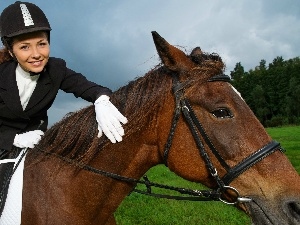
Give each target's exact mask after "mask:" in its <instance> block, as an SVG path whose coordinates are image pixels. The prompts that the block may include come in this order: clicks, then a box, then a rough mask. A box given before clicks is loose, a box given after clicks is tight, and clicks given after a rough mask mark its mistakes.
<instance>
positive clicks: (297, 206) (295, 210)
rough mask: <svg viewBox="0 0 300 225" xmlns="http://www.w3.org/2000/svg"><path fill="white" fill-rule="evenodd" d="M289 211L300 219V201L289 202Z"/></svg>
mask: <svg viewBox="0 0 300 225" xmlns="http://www.w3.org/2000/svg"><path fill="white" fill-rule="evenodd" d="M287 208H288V212H289V213H290V215H291V216H292V217H293V218H295V219H296V220H297V221H300V202H289V203H287Z"/></svg>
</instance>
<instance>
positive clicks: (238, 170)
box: [164, 74, 284, 204]
mask: <svg viewBox="0 0 300 225" xmlns="http://www.w3.org/2000/svg"><path fill="white" fill-rule="evenodd" d="M217 81H218V82H229V81H230V77H229V76H227V75H224V74H221V75H216V76H213V77H211V78H210V79H209V80H208V82H217ZM188 85H189V83H181V82H180V81H179V79H178V76H173V93H174V96H175V105H176V106H175V111H174V115H173V119H172V125H171V128H170V132H169V136H168V139H167V142H166V145H165V150H164V163H165V165H166V166H168V155H169V151H170V149H171V145H172V140H173V137H174V134H175V129H176V126H177V123H178V120H179V118H180V115H181V113H182V115H183V117H184V119H185V121H186V122H187V125H188V127H189V129H190V131H191V133H192V135H193V138H194V140H195V143H196V145H197V148H198V150H199V153H200V155H201V157H202V158H203V160H204V161H205V165H206V167H207V169H208V171H209V173H210V174H211V176H212V177H213V178H214V179H215V180H216V183H217V185H218V191H219V192H220V193H221V194H222V193H223V194H225V192H228V191H231V192H234V193H235V194H236V196H237V198H236V199H235V202H234V203H237V202H248V201H251V199H249V198H240V197H239V193H238V191H237V190H236V189H235V188H233V187H231V186H229V184H230V183H231V182H232V181H233V180H234V179H235V178H237V177H238V176H239V175H240V174H242V173H243V172H245V171H246V170H248V169H249V168H250V167H252V166H253V165H255V164H256V163H258V162H259V161H261V160H262V159H264V158H265V157H267V156H268V155H270V154H272V153H273V152H275V151H276V150H280V151H284V150H283V149H282V148H281V147H280V144H279V143H278V142H276V141H271V142H269V143H268V144H267V145H265V146H263V147H262V148H261V149H259V150H257V151H256V152H254V153H253V154H251V155H250V156H248V157H246V158H245V159H244V160H242V161H241V162H240V163H238V164H237V165H235V166H234V167H230V166H229V165H228V164H227V163H226V161H225V160H224V159H223V158H222V156H221V155H220V154H219V152H218V151H217V149H216V148H215V146H214V144H213V143H212V141H211V140H210V138H209V136H208V135H207V133H206V132H205V129H204V128H203V126H202V124H201V122H200V121H199V119H198V118H197V115H196V114H195V113H194V111H193V108H192V107H191V105H190V103H189V101H188V100H187V99H186V98H185V97H184V89H185V88H186V87H187V86H188ZM201 137H202V138H201ZM202 140H203V141H204V142H205V143H206V145H207V146H208V147H209V149H210V150H211V152H212V153H213V154H214V156H215V157H216V158H217V160H218V161H219V162H220V164H221V165H222V166H223V168H224V169H225V170H226V172H227V173H226V174H225V175H224V176H223V177H220V176H219V175H218V172H217V169H216V168H215V167H214V165H213V163H212V160H211V159H210V157H209V155H208V153H207V151H206V149H205V147H204V144H203V141H202ZM219 200H221V201H223V202H225V203H228V204H231V203H230V202H228V201H227V200H225V199H222V197H220V199H219Z"/></svg>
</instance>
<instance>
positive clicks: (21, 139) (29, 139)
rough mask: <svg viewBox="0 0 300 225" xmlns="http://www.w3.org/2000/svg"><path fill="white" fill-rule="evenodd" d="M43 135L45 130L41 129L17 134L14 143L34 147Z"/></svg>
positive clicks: (17, 145)
mask: <svg viewBox="0 0 300 225" xmlns="http://www.w3.org/2000/svg"><path fill="white" fill-rule="evenodd" d="M43 135H44V132H43V131H41V130H33V131H28V132H26V133H23V134H17V135H16V136H15V139H14V143H13V145H14V146H16V147H18V148H34V146H35V145H36V144H37V143H39V141H40V140H41V138H42V136H43Z"/></svg>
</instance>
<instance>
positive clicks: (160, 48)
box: [151, 31, 195, 72]
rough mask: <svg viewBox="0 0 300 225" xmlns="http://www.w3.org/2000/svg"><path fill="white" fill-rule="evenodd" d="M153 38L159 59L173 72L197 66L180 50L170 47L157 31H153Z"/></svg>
mask: <svg viewBox="0 0 300 225" xmlns="http://www.w3.org/2000/svg"><path fill="white" fill-rule="evenodd" d="M151 33H152V37H153V40H154V44H155V47H156V50H157V53H158V55H159V57H160V58H161V60H162V62H163V64H164V65H165V66H166V67H167V68H169V69H170V70H173V71H178V72H179V71H182V70H190V69H191V68H192V67H194V66H195V64H194V63H193V62H192V61H191V60H190V59H189V57H187V56H186V55H185V53H184V52H183V51H181V50H180V49H178V48H176V47H174V46H172V45H170V44H169V43H168V42H167V41H166V40H165V39H164V38H162V37H161V36H160V35H159V34H158V33H157V32H156V31H152V32H151Z"/></svg>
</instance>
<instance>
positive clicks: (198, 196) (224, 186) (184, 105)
mask: <svg viewBox="0 0 300 225" xmlns="http://www.w3.org/2000/svg"><path fill="white" fill-rule="evenodd" d="M173 81H174V85H173V92H174V95H175V104H176V106H175V111H174V115H173V118H172V125H171V128H170V132H169V136H168V139H167V142H166V144H165V150H164V163H165V165H166V166H168V163H167V160H168V154H169V151H170V149H171V145H172V140H173V137H174V134H175V130H176V126H177V123H178V120H179V118H180V115H181V113H182V114H183V117H184V118H185V120H186V122H187V124H188V126H189V129H190V131H191V133H192V135H193V137H194V140H195V142H196V145H197V148H198V150H199V154H200V155H201V157H202V158H203V159H204V161H205V164H206V166H207V169H208V170H209V172H210V174H211V176H212V177H214V179H215V180H216V183H217V185H218V188H217V189H210V190H192V189H187V188H179V187H173V186H169V185H163V184H158V183H154V182H151V181H149V179H148V178H147V176H143V180H138V179H135V178H130V177H125V176H122V175H119V174H115V173H111V172H107V171H104V170H100V169H96V168H94V167H91V166H89V165H87V164H84V163H81V162H78V161H76V160H73V159H69V158H66V157H63V156H60V155H58V154H56V153H50V152H47V151H44V150H42V149H40V148H39V147H37V146H36V147H35V149H38V150H39V151H40V152H43V153H45V154H46V155H53V156H55V157H57V158H60V159H61V160H63V161H65V162H67V163H69V164H71V165H74V166H76V167H79V168H81V169H84V170H87V171H90V172H92V173H94V174H100V175H102V176H105V177H109V178H112V179H116V180H119V181H123V182H127V183H134V184H135V186H136V185H137V184H142V185H145V187H146V189H147V191H142V190H138V189H136V188H135V189H134V190H133V191H134V192H137V193H140V194H145V195H149V196H153V197H158V198H166V199H175V200H189V201H222V202H223V203H226V204H237V203H245V202H250V201H252V199H250V198H248V197H240V194H239V192H238V190H237V189H235V188H234V187H231V186H229V183H231V182H232V181H233V180H234V179H235V178H236V177H238V176H239V175H240V174H242V173H243V172H244V171H246V170H247V169H249V168H250V167H251V166H253V165H254V164H256V163H257V162H259V161H261V160H262V159H264V158H265V157H267V156H268V155H270V154H272V153H273V152H275V151H276V150H280V151H283V149H282V148H281V147H280V144H279V143H277V142H275V141H271V142H270V143H268V144H267V145H266V146H264V147H262V148H261V149H259V150H258V151H256V152H255V153H253V154H252V155H250V156H248V157H247V158H245V159H244V160H242V161H241V162H240V163H239V164H237V165H236V166H234V167H232V168H231V167H230V166H229V165H228V164H227V163H226V162H225V160H224V159H223V158H222V156H221V155H220V154H219V152H218V151H217V149H216V148H215V147H214V145H213V143H212V142H211V140H210V139H209V137H208V135H207V133H206V132H205V130H204V128H203V127H202V125H201V123H200V121H199V119H198V118H197V116H196V114H195V113H194V111H193V109H192V107H191V105H190V103H189V101H188V100H187V99H185V98H184V89H185V87H187V86H189V85H190V83H187V82H186V83H180V81H179V79H178V77H177V76H174V80H173ZM215 81H222V82H229V81H230V78H229V76H226V75H224V74H221V75H217V76H214V77H212V78H210V79H209V80H208V82H215ZM199 133H200V135H199ZM201 137H202V138H203V140H204V141H205V143H206V144H207V145H208V147H209V149H210V150H211V151H212V153H213V154H214V155H215V157H216V158H217V159H218V161H219V162H220V164H221V165H222V166H223V167H224V168H225V170H226V171H227V173H226V174H225V175H224V176H223V177H222V178H221V177H220V176H219V175H218V172H217V169H216V168H215V167H214V165H213V163H212V161H211V159H210V157H209V155H208V154H207V152H206V151H205V147H204V145H203V142H202V140H201ZM152 187H156V188H160V189H166V190H172V191H176V192H178V193H180V194H183V195H188V196H176V195H165V194H156V193H152V189H151V188H152ZM229 192H230V196H231V198H232V200H230V201H229V200H227V199H226V198H225V197H224V196H225V195H226V194H227V193H229Z"/></svg>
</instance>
